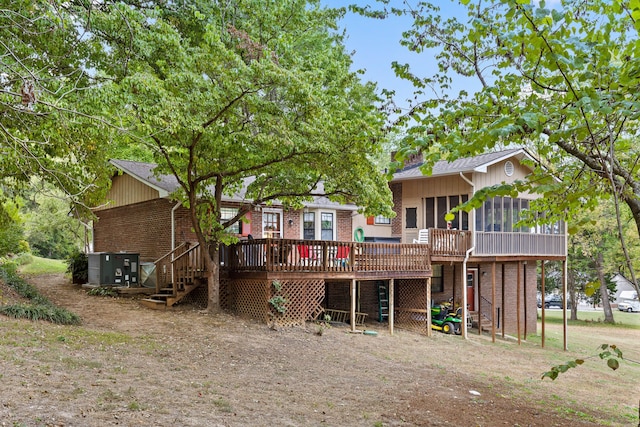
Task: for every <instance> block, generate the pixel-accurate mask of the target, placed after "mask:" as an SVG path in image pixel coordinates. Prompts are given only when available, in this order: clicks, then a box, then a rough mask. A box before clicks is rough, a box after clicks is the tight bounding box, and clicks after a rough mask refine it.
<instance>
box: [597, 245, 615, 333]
mask: <svg viewBox="0 0 640 427" xmlns="http://www.w3.org/2000/svg"><path fill="white" fill-rule="evenodd" d="M602 264H603V257H602V253H598V256H597V258H596V271H597V272H598V280H599V281H600V299H601V300H602V309H603V310H604V321H605V323H614V320H613V310H611V302H610V301H609V292H608V289H607V282H606V280H605V278H604V272H603V270H602Z"/></svg>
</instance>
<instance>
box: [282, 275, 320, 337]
mask: <svg viewBox="0 0 640 427" xmlns="http://www.w3.org/2000/svg"><path fill="white" fill-rule="evenodd" d="M280 284H281V289H280V291H279V292H278V291H276V290H275V287H273V286H272V287H271V290H272V296H274V295H281V296H283V297H284V298H285V300H286V302H285V304H284V306H285V308H286V310H285V312H284V313H278V312H277V311H276V310H275V308H273V307H270V309H271V313H272V315H273V322H274V323H275V324H277V325H279V326H298V325H304V323H305V322H306V321H307V320H315V319H317V318H318V316H319V315H320V314H321V313H322V311H323V309H322V301H323V300H324V280H322V279H308V280H296V281H281V282H280Z"/></svg>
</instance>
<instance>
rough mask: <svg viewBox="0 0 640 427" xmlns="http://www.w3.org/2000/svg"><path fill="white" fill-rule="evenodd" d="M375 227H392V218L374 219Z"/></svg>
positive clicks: (379, 217)
mask: <svg viewBox="0 0 640 427" xmlns="http://www.w3.org/2000/svg"><path fill="white" fill-rule="evenodd" d="M373 224H374V225H391V218H387V217H386V216H383V215H378V216H376V217H374V218H373Z"/></svg>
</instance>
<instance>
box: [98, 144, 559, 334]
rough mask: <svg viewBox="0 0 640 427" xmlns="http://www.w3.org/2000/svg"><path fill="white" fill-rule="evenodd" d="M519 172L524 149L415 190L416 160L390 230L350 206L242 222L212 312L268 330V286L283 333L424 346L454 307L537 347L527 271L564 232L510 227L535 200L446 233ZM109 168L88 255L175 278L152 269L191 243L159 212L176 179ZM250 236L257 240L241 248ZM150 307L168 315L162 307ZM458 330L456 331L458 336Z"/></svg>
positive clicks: (253, 215) (484, 213)
mask: <svg viewBox="0 0 640 427" xmlns="http://www.w3.org/2000/svg"><path fill="white" fill-rule="evenodd" d="M526 158H530V157H529V155H528V154H527V152H526V151H525V150H522V149H512V150H505V151H501V152H496V153H487V154H483V155H480V156H476V157H473V158H468V159H459V160H456V161H454V162H451V163H448V162H444V161H442V162H439V163H437V164H436V165H435V167H434V168H433V173H432V174H431V175H430V176H424V175H423V174H422V173H421V171H420V169H419V166H420V165H421V164H422V159H421V157H420V156H416V157H415V158H413V159H411V161H410V162H408V163H407V164H406V166H405V168H404V169H403V170H401V171H398V172H397V173H396V174H395V175H394V177H393V179H392V181H391V182H390V187H391V190H392V193H393V201H394V210H395V212H396V214H397V216H396V217H395V218H393V219H388V218H380V217H378V218H364V217H362V216H361V215H359V214H357V208H356V207H355V206H349V205H346V206H345V205H337V204H335V203H331V202H330V201H329V200H327V199H325V198H321V197H320V198H316V199H315V200H314V202H313V203H309V204H307V205H306V206H305V208H304V209H302V210H298V211H287V210H284V209H282V208H281V207H278V206H270V207H262V208H260V209H257V210H252V211H251V212H250V213H249V214H248V215H247V221H246V222H242V223H238V224H237V228H236V233H237V235H238V236H239V237H241V241H240V242H239V243H238V244H237V245H233V246H232V247H229V248H226V249H228V252H225V255H224V257H223V264H224V265H223V266H221V268H222V273H221V274H222V275H221V287H222V289H221V304H222V306H223V308H226V309H229V310H230V311H233V312H235V313H236V314H240V315H246V316H250V317H253V318H258V319H264V320H265V321H268V320H269V319H272V318H273V316H274V312H273V310H272V309H271V307H269V306H268V301H269V299H270V298H271V297H273V296H274V292H275V291H274V290H273V289H272V286H271V284H272V283H273V282H274V281H278V282H279V283H281V284H282V287H283V291H282V292H286V295H287V299H288V300H289V306H288V308H287V319H283V322H284V323H288V324H299V323H300V322H304V321H306V320H310V319H317V318H318V316H320V314H321V313H323V312H324V313H331V315H332V316H338V317H339V316H342V315H346V316H347V317H348V318H349V320H350V323H351V327H352V328H355V327H356V323H358V322H360V323H362V319H364V318H367V319H370V320H377V321H379V322H388V324H389V329H390V331H391V333H393V328H394V325H398V327H400V326H402V327H407V328H409V329H414V330H418V331H420V332H423V333H427V334H430V332H431V329H430V327H429V323H430V313H431V311H430V309H429V307H430V305H431V304H432V301H435V302H442V301H447V300H450V299H451V300H452V301H453V303H454V305H455V306H460V307H465V306H466V307H468V312H466V313H465V318H466V317H471V318H472V319H474V322H473V326H474V327H476V328H477V330H478V332H481V331H482V330H485V331H486V330H490V331H491V332H492V334H494V336H495V334H496V331H498V332H501V333H502V334H503V335H504V334H517V336H518V339H519V338H520V337H521V336H522V335H524V336H526V335H528V334H530V333H535V332H536V327H537V321H536V320H537V307H536V296H537V292H536V291H537V285H538V271H537V267H538V266H540V268H541V269H542V270H543V271H544V263H545V262H546V261H561V262H566V236H565V227H564V224H563V223H558V224H555V225H553V226H550V227H544V228H537V229H530V228H527V227H520V226H517V225H516V223H517V221H518V218H519V214H520V212H521V211H523V210H525V209H528V208H529V206H530V202H531V200H532V199H534V198H535V197H536V196H535V195H530V194H522V195H519V197H517V198H499V197H497V198H493V199H491V200H488V201H486V202H485V204H484V205H483V206H482V208H480V209H476V210H474V211H472V212H470V213H468V214H467V213H460V214H458V215H456V217H455V218H454V219H453V221H451V222H450V223H447V221H446V220H445V219H444V215H445V214H446V213H447V212H448V211H449V210H450V209H451V208H453V207H454V206H456V205H458V204H459V203H461V202H464V201H466V200H468V199H469V198H470V197H472V196H473V195H474V193H475V191H476V190H477V189H481V188H484V187H486V186H490V185H493V184H499V183H501V182H505V181H507V182H508V181H510V180H515V179H526V176H527V174H528V173H529V172H530V169H529V168H528V167H527V166H526V163H523V162H522V160H523V159H526ZM112 164H113V165H114V166H115V167H116V168H117V169H118V170H119V171H120V173H118V174H116V175H114V177H113V185H112V188H111V190H110V192H109V200H110V202H109V204H107V205H105V206H103V207H101V208H99V209H96V211H95V213H96V216H97V217H98V220H97V221H96V223H95V226H94V249H95V250H96V251H108V252H111V251H134V252H139V253H140V257H141V261H155V262H156V265H158V266H159V267H160V268H162V270H163V271H164V270H168V269H171V271H173V270H174V269H175V268H176V267H175V265H173V264H172V265H168V266H166V267H165V266H162V265H161V264H158V260H159V259H160V258H162V257H163V256H166V254H167V253H169V252H171V251H172V248H176V247H177V246H179V245H180V244H182V243H184V242H185V241H186V242H188V241H192V242H193V241H195V236H194V235H193V233H192V232H191V231H190V230H191V225H190V223H189V220H188V218H187V214H186V213H187V211H186V210H185V209H183V208H182V207H180V205H179V204H176V203H175V202H174V201H171V199H170V195H171V193H172V192H173V191H174V190H175V189H176V188H177V183H176V182H175V179H174V178H173V177H171V176H163V177H160V178H158V177H155V176H154V175H153V167H154V165H152V164H147V163H139V162H130V161H121V160H114V161H112ZM223 202H224V204H225V209H228V212H227V214H229V215H232V214H233V212H234V209H237V207H238V206H240V205H241V204H242V203H244V202H245V200H244V198H243V195H242V194H238V195H236V196H234V197H229V198H227V199H225V200H223ZM223 214H224V212H223ZM230 217H232V216H230ZM360 229H362V230H360ZM354 231H356V232H357V231H363V232H364V233H363V234H364V236H365V242H355V241H354V240H356V239H355V238H354V237H355V236H354ZM249 234H251V235H252V236H253V237H254V238H255V239H254V240H247V239H246V237H247V236H248V235H249ZM356 234H357V233H356ZM392 242H393V243H392ZM303 249H304V250H303ZM190 250H191V249H190ZM311 254H313V256H311ZM180 257H182V255H180V256H178V257H177V258H180ZM172 258H173V256H172ZM184 258H187V257H184ZM195 258H197V256H196V257H193V256H191V255H190V256H189V259H191V260H193V259H195ZM189 262H191V263H192V264H193V261H189ZM181 268H182V269H183V270H192V271H193V270H195V271H197V270H199V269H200V268H193V267H192V266H191V265H186V264H185V265H183V266H182V267H181ZM176 282H179V280H175V281H174V280H173V277H172V284H171V286H173V289H172V292H173V295H174V296H173V299H172V300H171V301H174V300H176V297H175V295H176V293H179V292H180V289H178V288H179V285H177V284H176ZM195 282H197V280H195V278H193V277H191V278H190V279H185V280H184V283H185V284H188V286H187V288H188V289H187V291H185V292H191V290H192V289H196V290H197V289H198V283H195ZM193 283H195V284H193ZM159 286H160V285H158V288H157V290H159ZM199 289H200V291H202V290H203V287H200V288H199ZM204 289H205V290H206V287H204ZM150 304H151V305H150V306H154V308H155V307H157V306H159V305H161V306H162V307H164V306H165V305H166V306H170V303H169V300H167V301H166V303H165V302H164V301H157V300H154V301H153V302H152V303H150ZM276 315H277V313H276ZM466 329H467V328H466V323H465V324H464V325H463V331H464V332H463V333H464V334H466Z"/></svg>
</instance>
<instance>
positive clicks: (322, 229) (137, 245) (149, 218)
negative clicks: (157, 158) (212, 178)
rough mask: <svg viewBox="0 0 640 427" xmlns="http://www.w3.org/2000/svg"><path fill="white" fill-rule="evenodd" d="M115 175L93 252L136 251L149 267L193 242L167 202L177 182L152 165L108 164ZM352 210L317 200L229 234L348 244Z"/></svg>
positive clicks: (228, 212) (237, 200) (259, 212)
mask: <svg viewBox="0 0 640 427" xmlns="http://www.w3.org/2000/svg"><path fill="white" fill-rule="evenodd" d="M111 164H112V165H113V166H114V167H115V168H116V169H117V171H118V173H116V174H114V176H113V178H112V185H111V189H110V190H109V193H108V195H107V202H106V203H105V204H104V205H103V206H100V207H98V208H96V209H94V213H95V215H96V217H97V219H96V221H95V223H94V228H93V247H94V251H96V252H121V251H135V252H137V253H139V254H140V261H141V262H152V261H155V260H157V259H158V258H160V257H162V256H163V255H165V254H166V253H168V252H170V251H171V250H172V249H173V248H174V247H175V246H176V245H177V244H179V243H181V242H185V241H189V242H196V240H197V239H196V236H195V234H194V233H193V232H192V231H191V229H192V227H191V222H190V219H189V217H188V210H187V209H186V208H183V207H181V206H179V204H177V203H176V202H175V201H173V200H172V199H171V194H172V193H173V192H174V191H175V190H177V188H178V183H177V181H176V179H175V177H173V176H171V175H164V176H160V177H156V176H155V175H154V173H153V169H154V168H155V165H153V164H150V163H142V162H134V161H128V160H111ZM223 203H224V205H223V207H222V214H223V218H224V217H225V216H227V217H229V218H231V217H233V216H235V214H236V212H237V209H238V207H239V206H240V205H242V204H243V203H246V200H245V199H244V197H243V194H237V195H234V196H233V197H228V196H226V197H225V198H224V199H223ZM356 210H357V207H356V206H355V205H341V204H338V203H334V202H331V201H330V200H328V199H327V198H325V197H316V198H315V199H314V201H313V202H310V203H307V204H305V208H304V209H302V210H286V209H283V208H282V206H278V205H273V206H269V207H266V206H265V207H261V208H260V209H254V210H252V211H251V212H249V213H248V214H247V215H246V217H245V218H246V221H245V222H238V223H236V224H235V225H234V226H233V227H232V229H233V230H232V231H233V232H235V234H236V235H237V236H238V237H240V238H247V236H249V235H250V234H251V236H252V237H254V238H256V239H259V238H262V237H273V238H284V239H309V240H320V239H322V240H336V241H349V240H351V236H352V235H353V230H352V221H351V217H352V216H353V214H354V213H355V211H356Z"/></svg>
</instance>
